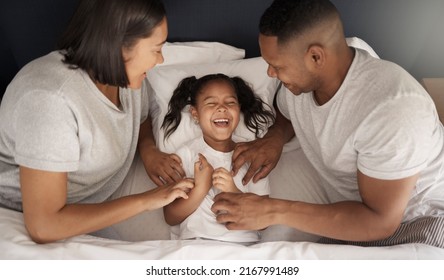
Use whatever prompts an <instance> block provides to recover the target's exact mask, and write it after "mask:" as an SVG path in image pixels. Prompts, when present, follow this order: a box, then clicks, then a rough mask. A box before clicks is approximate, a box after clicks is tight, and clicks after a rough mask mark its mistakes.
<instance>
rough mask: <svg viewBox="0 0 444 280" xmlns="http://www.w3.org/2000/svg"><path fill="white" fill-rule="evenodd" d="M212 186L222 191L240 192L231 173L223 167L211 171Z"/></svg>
mask: <svg viewBox="0 0 444 280" xmlns="http://www.w3.org/2000/svg"><path fill="white" fill-rule="evenodd" d="M212 179H213V186H214V187H215V188H216V189H218V190H220V191H222V192H241V191H240V190H239V189H238V188H237V187H236V184H235V183H234V181H233V174H232V172H229V171H228V170H226V169H225V168H223V167H219V168H216V170H214V172H213V176H212Z"/></svg>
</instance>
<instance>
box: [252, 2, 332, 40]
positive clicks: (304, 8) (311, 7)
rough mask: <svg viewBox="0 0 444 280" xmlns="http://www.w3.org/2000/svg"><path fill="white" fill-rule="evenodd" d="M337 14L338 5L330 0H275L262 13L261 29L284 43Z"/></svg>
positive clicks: (266, 34) (261, 31)
mask: <svg viewBox="0 0 444 280" xmlns="http://www.w3.org/2000/svg"><path fill="white" fill-rule="evenodd" d="M336 15H338V11H337V10H336V7H335V6H334V5H333V3H331V2H330V1H328V0H275V1H273V3H272V4H271V5H270V7H268V8H267V9H266V10H265V12H264V14H263V15H262V17H261V19H260V23H259V31H260V33H261V34H263V35H265V36H276V37H277V38H278V43H279V44H284V43H287V42H288V41H290V40H291V39H292V38H295V37H297V36H298V35H301V34H303V33H304V32H305V31H307V30H309V29H311V28H312V27H315V26H316V25H317V24H319V23H321V22H323V21H324V20H326V19H329V18H331V17H332V16H336Z"/></svg>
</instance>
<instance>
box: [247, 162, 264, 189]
mask: <svg viewBox="0 0 444 280" xmlns="http://www.w3.org/2000/svg"><path fill="white" fill-rule="evenodd" d="M261 169H262V165H261V164H260V163H257V161H255V162H253V163H251V165H250V167H249V168H248V170H247V173H245V176H244V178H243V179H242V184H243V185H244V186H245V185H246V184H248V182H250V180H251V178H253V176H254V175H255V174H256V173H257V172H259V171H260V170H261Z"/></svg>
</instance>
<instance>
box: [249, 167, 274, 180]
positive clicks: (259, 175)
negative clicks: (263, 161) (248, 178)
mask: <svg viewBox="0 0 444 280" xmlns="http://www.w3.org/2000/svg"><path fill="white" fill-rule="evenodd" d="M272 169H273V168H271V166H270V165H264V166H262V167H261V169H260V170H259V171H258V172H257V173H256V174H255V175H254V177H253V183H257V182H258V181H259V180H260V179H262V178H265V177H267V176H268V174H270V172H271V170H272Z"/></svg>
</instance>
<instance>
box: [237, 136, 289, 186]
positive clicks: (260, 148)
mask: <svg viewBox="0 0 444 280" xmlns="http://www.w3.org/2000/svg"><path fill="white" fill-rule="evenodd" d="M283 146H284V143H283V142H282V141H276V139H274V138H272V137H268V138H260V139H256V140H253V141H251V142H243V143H238V144H237V145H236V147H235V149H234V153H233V172H234V175H236V174H237V172H238V171H239V169H240V168H241V167H242V165H244V164H249V165H250V166H249V168H248V171H247V173H246V174H245V176H244V178H243V179H242V184H244V185H246V184H247V183H248V182H249V181H250V180H251V178H253V182H254V183H256V182H257V181H259V180H260V179H262V178H264V177H266V176H267V175H268V174H269V173H270V172H271V170H273V168H275V167H276V164H277V163H278V161H279V158H280V157H281V153H282V149H283Z"/></svg>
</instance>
